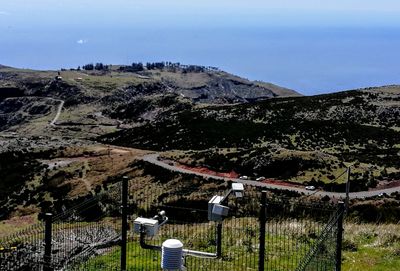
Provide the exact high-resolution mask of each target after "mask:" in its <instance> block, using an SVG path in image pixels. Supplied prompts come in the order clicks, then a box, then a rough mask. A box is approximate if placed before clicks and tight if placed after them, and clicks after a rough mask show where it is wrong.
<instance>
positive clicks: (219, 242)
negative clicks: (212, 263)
mask: <svg viewBox="0 0 400 271" xmlns="http://www.w3.org/2000/svg"><path fill="white" fill-rule="evenodd" d="M221 256H222V223H221V222H218V223H217V258H220V257H221Z"/></svg>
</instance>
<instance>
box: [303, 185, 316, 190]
mask: <svg viewBox="0 0 400 271" xmlns="http://www.w3.org/2000/svg"><path fill="white" fill-rule="evenodd" d="M305 188H306V190H315V186H313V185H307V186H306V187H305Z"/></svg>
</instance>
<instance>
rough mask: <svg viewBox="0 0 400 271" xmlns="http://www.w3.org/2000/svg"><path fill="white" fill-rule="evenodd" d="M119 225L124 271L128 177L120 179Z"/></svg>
mask: <svg viewBox="0 0 400 271" xmlns="http://www.w3.org/2000/svg"><path fill="white" fill-rule="evenodd" d="M121 213H122V215H121V216H122V217H121V218H122V223H121V270H122V271H125V270H126V246H127V233H128V177H127V176H124V177H122V206H121Z"/></svg>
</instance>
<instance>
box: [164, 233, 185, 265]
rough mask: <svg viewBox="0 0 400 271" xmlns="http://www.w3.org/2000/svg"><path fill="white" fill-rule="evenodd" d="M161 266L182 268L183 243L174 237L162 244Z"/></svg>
mask: <svg viewBox="0 0 400 271" xmlns="http://www.w3.org/2000/svg"><path fill="white" fill-rule="evenodd" d="M161 250H162V254H161V268H162V269H163V270H170V271H172V270H182V256H183V244H182V242H181V241H179V240H176V239H168V240H166V241H165V242H164V243H163V244H162V249H161Z"/></svg>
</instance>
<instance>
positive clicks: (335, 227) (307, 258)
mask: <svg viewBox="0 0 400 271" xmlns="http://www.w3.org/2000/svg"><path fill="white" fill-rule="evenodd" d="M216 183H217V185H216ZM228 187H229V184H228V183H223V182H219V181H216V180H204V181H203V182H201V183H194V184H191V183H185V182H183V183H173V184H171V183H169V182H163V181H162V180H161V181H159V182H157V183H146V182H143V181H142V180H141V181H138V180H137V179H131V180H129V181H128V180H127V179H125V180H123V181H121V182H117V183H115V184H114V185H113V186H110V187H109V188H108V189H107V190H104V191H102V192H100V193H99V194H97V195H95V196H93V197H91V198H90V199H87V200H86V201H84V202H82V203H80V204H78V205H76V206H74V207H73V208H70V209H68V210H66V211H64V212H62V213H60V214H57V215H54V216H50V215H45V216H43V219H44V220H43V222H40V223H38V224H37V225H33V226H31V227H29V228H27V229H25V230H23V231H21V232H18V233H17V234H13V235H12V236H8V237H7V238H2V239H1V240H0V245H1V248H2V249H3V250H2V251H1V252H0V270H161V267H160V262H161V253H160V252H159V251H157V250H153V249H148V247H152V246H153V247H155V246H160V245H161V244H162V242H163V241H165V240H166V239H171V238H174V239H179V240H181V241H182V243H183V244H184V248H185V249H189V250H196V251H202V252H205V253H209V254H215V255H217V256H216V257H204V256H201V255H197V256H186V257H185V258H184V266H185V267H186V269H187V270H221V271H223V270H277V271H279V270H340V259H341V252H340V250H341V240H342V235H341V234H342V219H343V211H344V210H343V205H342V204H340V205H339V206H338V205H335V206H334V205H329V204H305V203H304V202H302V200H299V199H298V198H293V197H292V198H286V197H283V196H276V194H275V193H272V192H265V191H264V192H263V191H260V190H259V189H257V188H256V187H251V186H247V187H245V192H244V196H243V197H242V198H239V199H234V198H232V199H230V200H229V201H228V202H227V205H228V207H229V215H228V217H227V218H226V219H225V220H223V222H222V223H219V222H211V221H209V220H208V217H207V215H208V206H207V202H208V200H209V199H210V198H211V197H212V196H213V195H215V194H223V193H224V189H228ZM160 210H164V211H165V212H166V214H167V216H168V218H169V220H168V222H167V223H166V224H165V225H163V226H162V227H161V228H160V231H159V233H158V234H157V235H156V236H154V237H145V238H144V240H142V241H143V243H146V244H147V245H148V247H145V248H143V246H142V243H141V240H140V235H139V234H136V233H135V232H134V231H133V229H132V228H133V221H134V219H136V218H137V217H139V216H142V217H153V216H154V215H155V214H157V213H158V212H159V211H160ZM218 233H219V234H218ZM218 236H221V238H218Z"/></svg>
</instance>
